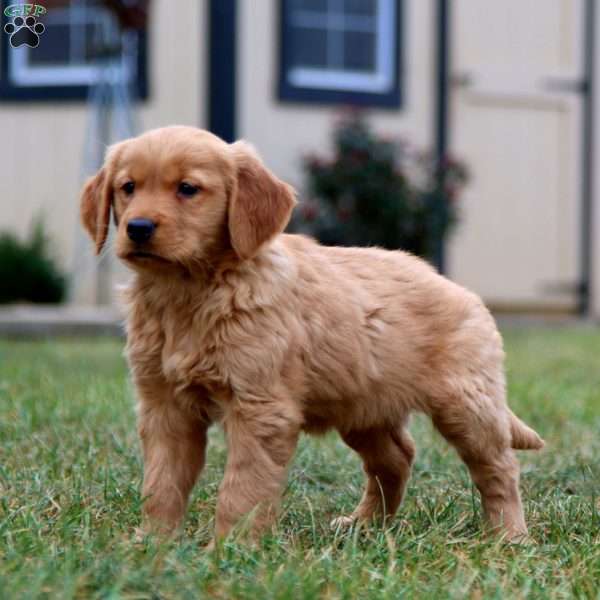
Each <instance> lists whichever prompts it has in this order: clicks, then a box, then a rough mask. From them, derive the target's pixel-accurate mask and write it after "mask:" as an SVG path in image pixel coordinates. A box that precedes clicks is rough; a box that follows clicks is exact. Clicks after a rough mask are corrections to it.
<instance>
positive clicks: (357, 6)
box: [344, 0, 377, 17]
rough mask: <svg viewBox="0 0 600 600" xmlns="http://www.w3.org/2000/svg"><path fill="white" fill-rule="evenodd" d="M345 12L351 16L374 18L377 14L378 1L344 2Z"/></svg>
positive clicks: (352, 0) (358, 0)
mask: <svg viewBox="0 0 600 600" xmlns="http://www.w3.org/2000/svg"><path fill="white" fill-rule="evenodd" d="M344 11H345V12H346V14H349V15H361V16H370V17H373V16H375V14H376V13H377V0H344Z"/></svg>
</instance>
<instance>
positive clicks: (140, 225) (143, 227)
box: [127, 219, 156, 244]
mask: <svg viewBox="0 0 600 600" xmlns="http://www.w3.org/2000/svg"><path fill="white" fill-rule="evenodd" d="M155 229H156V223H155V222H154V221H151V220H150V219H131V221H129V223H127V235H128V236H129V239H130V240H131V241H132V242H135V243H136V244H143V243H144V242H147V241H148V240H149V239H150V238H151V237H152V234H153V233H154V230H155Z"/></svg>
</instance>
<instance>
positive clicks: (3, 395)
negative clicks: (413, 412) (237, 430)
mask: <svg viewBox="0 0 600 600" xmlns="http://www.w3.org/2000/svg"><path fill="white" fill-rule="evenodd" d="M505 337H506V346H507V353H508V371H509V392H510V403H511V405H512V407H513V408H514V409H515V412H517V414H519V415H520V416H521V417H522V418H524V419H525V420H526V421H527V422H528V423H530V424H531V425H532V426H533V427H535V428H536V429H537V431H539V432H540V434H542V435H543V437H544V438H545V439H546V442H547V448H546V449H545V450H544V451H543V452H541V453H539V454H536V453H527V452H522V453H520V456H521V462H522V466H523V475H522V490H523V497H524V503H525V509H526V513H527V518H528V522H529V525H530V531H531V536H532V538H533V542H532V543H531V544H529V545H527V546H517V547H515V546H506V545H502V544H499V543H497V542H496V541H494V540H489V539H485V538H482V536H481V533H480V525H481V523H480V519H481V510H480V504H479V498H478V496H477V495H476V494H475V493H474V490H473V488H472V486H471V483H470V481H469V478H468V475H467V472H466V470H465V467H464V466H463V465H462V464H461V463H460V461H459V460H458V459H457V458H456V456H455V454H454V452H453V451H452V450H450V449H449V448H448V447H447V445H446V444H445V443H444V442H443V441H442V440H441V438H439V436H438V435H437V434H436V433H435V432H434V431H433V430H432V428H431V426H430V424H429V422H428V421H427V420H426V419H423V418H416V419H415V420H414V422H413V424H412V432H413V435H414V437H415V441H416V443H417V447H418V449H419V452H418V455H417V460H416V464H415V467H414V472H413V477H412V480H411V482H410V484H409V489H408V493H407V498H406V501H405V504H404V506H403V507H402V509H401V511H400V513H399V514H398V516H397V517H396V518H395V519H394V520H393V521H392V522H391V523H389V524H388V528H387V529H385V530H382V529H378V528H376V527H372V528H367V529H364V530H354V531H350V532H346V533H340V532H337V533H336V532H334V531H332V530H330V528H329V525H328V523H329V521H330V520H331V518H332V517H334V516H336V515H338V514H340V513H346V512H348V511H350V510H351V509H352V507H353V505H354V504H355V503H356V502H357V500H358V498H359V495H360V491H361V485H362V473H361V468H360V464H359V461H358V460H357V458H356V457H355V456H354V455H353V454H352V453H351V451H349V450H348V449H346V447H345V446H343V445H342V444H341V443H340V442H339V441H338V440H337V439H336V437H335V436H326V437H324V438H320V439H315V438H306V437H305V438H303V439H302V442H301V444H300V447H299V449H298V452H297V455H296V458H295V461H294V465H293V468H292V470H291V473H290V477H289V483H288V487H287V489H286V492H285V495H284V503H283V514H282V517H281V520H280V523H279V525H278V529H277V531H276V534H275V535H273V536H270V537H268V538H266V539H265V540H264V541H263V542H262V545H261V546H260V547H259V548H256V547H249V546H246V545H244V544H240V543H236V542H235V540H232V541H229V542H227V543H226V544H225V545H224V547H223V548H222V549H221V551H220V552H219V553H217V552H206V551H205V550H204V549H203V546H204V545H205V544H206V543H207V542H208V541H209V539H210V536H211V528H212V519H213V513H214V508H215V497H216V492H217V486H218V483H219V479H220V476H221V473H222V470H223V464H224V460H225V451H224V443H223V437H222V435H221V433H220V432H219V431H217V430H215V431H214V432H213V435H212V439H211V445H210V448H209V454H208V465H207V468H206V470H205V472H204V474H203V476H202V478H201V480H200V482H199V484H198V485H197V487H196V490H195V493H194V495H193V498H192V502H191V504H190V510H189V514H188V517H187V520H186V523H185V532H184V534H183V535H182V536H181V537H180V538H179V539H177V540H175V541H172V542H169V543H167V544H165V545H163V546H160V545H158V544H156V543H155V542H153V541H151V540H146V541H144V542H136V541H135V538H134V535H133V533H134V529H135V528H136V526H138V525H139V522H140V503H141V498H140V493H139V488H140V479H141V473H142V469H141V463H140V457H139V451H138V444H137V439H136V433H135V426H134V423H135V414H134V407H133V401H132V392H131V386H130V384H129V382H128V378H127V373H126V368H125V364H124V361H123V359H122V357H121V352H122V342H121V341H115V340H95V341H55V340H52V341H47V342H14V341H6V340H5V341H0V598H1V599H2V600H4V599H5V598H6V599H13V598H38V597H40V598H43V597H52V598H61V599H63V598H65V599H66V598H201V597H207V596H208V597H216V598H252V599H253V600H262V599H266V598H294V599H296V598H307V599H308V598H311V599H312V598H317V597H325V598H366V597H378V598H379V597H381V598H402V597H405V598H447V597H450V598H453V597H456V598H462V597H473V598H482V597H486V598H524V597H533V598H536V597H537V598H548V597H551V598H567V597H584V598H600V332H596V331H593V330H584V329H579V330H560V331H558V330H555V331H537V332H531V331H519V332H510V333H507V334H506V336H505Z"/></svg>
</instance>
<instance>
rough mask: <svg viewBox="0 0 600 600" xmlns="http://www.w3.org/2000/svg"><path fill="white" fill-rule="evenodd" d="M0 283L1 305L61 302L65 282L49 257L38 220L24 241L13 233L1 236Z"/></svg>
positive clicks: (64, 290) (43, 233)
mask: <svg viewBox="0 0 600 600" xmlns="http://www.w3.org/2000/svg"><path fill="white" fill-rule="evenodd" d="M0 282H2V283H1V284H0V304H6V303H8V302H40V303H42V302H47V303H55V302H61V301H62V300H63V299H64V297H65V292H66V279H65V276H64V275H63V274H62V273H61V272H60V270H59V268H58V267H57V265H56V263H55V262H54V260H53V259H52V257H51V256H50V254H49V251H48V238H47V236H46V234H45V232H44V227H43V225H42V222H41V221H37V222H36V223H35V225H34V226H33V228H32V230H31V234H30V236H29V239H28V240H26V241H24V242H22V241H20V240H19V239H18V238H17V237H16V236H15V235H14V234H12V233H8V232H6V233H0Z"/></svg>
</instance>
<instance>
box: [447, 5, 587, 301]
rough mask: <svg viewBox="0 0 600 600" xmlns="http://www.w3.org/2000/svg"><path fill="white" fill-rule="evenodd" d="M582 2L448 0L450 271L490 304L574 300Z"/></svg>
mask: <svg viewBox="0 0 600 600" xmlns="http://www.w3.org/2000/svg"><path fill="white" fill-rule="evenodd" d="M583 2H584V0H501V1H499V0H455V1H454V2H453V3H452V13H453V14H452V23H451V27H452V29H451V36H452V40H453V42H452V43H453V48H452V85H451V89H452V93H451V103H452V104H451V106H452V129H451V138H452V139H451V142H452V153H453V154H454V155H456V156H458V157H460V158H462V159H464V160H465V161H466V163H467V165H468V166H469V169H470V171H471V181H470V184H469V185H468V188H467V189H466V191H465V194H464V196H463V198H462V203H461V207H460V223H459V226H458V227H457V228H456V229H455V231H454V234H453V236H452V239H451V241H450V244H449V249H448V271H449V275H450V276H451V277H452V278H453V279H455V280H456V281H458V282H459V283H462V284H464V285H466V286H468V287H470V288H472V289H473V290H474V291H476V292H478V293H479V294H480V295H482V296H483V298H484V299H485V300H486V301H487V302H488V303H489V304H490V305H491V306H493V307H496V308H509V309H527V308H533V309H566V310H571V309H574V308H575V307H576V303H577V296H576V291H575V290H576V283H577V279H578V260H579V255H578V244H579V228H580V223H579V214H580V196H581V192H580V188H581V176H580V170H581V157H580V155H581V148H580V146H581V111H582V97H581V94H579V93H578V91H577V89H576V86H577V84H578V83H579V82H580V77H581V72H582V48H583V13H584V6H583Z"/></svg>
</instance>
